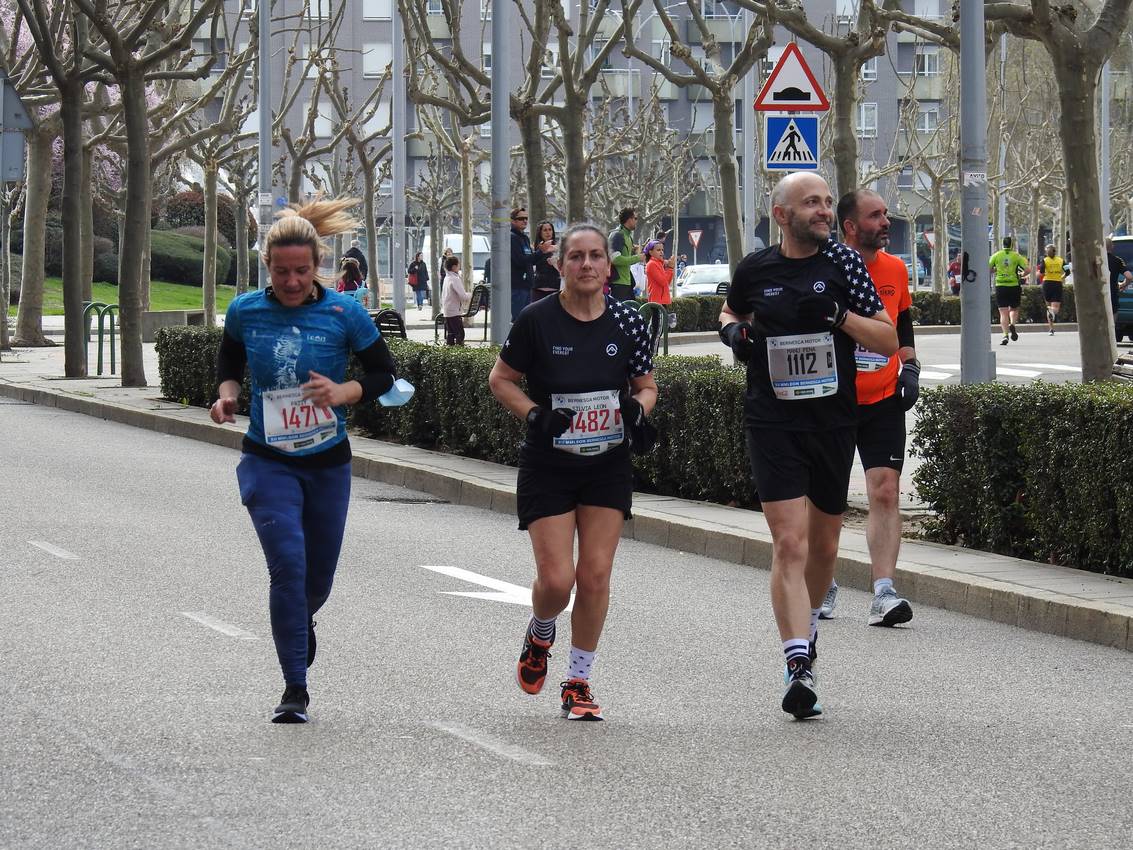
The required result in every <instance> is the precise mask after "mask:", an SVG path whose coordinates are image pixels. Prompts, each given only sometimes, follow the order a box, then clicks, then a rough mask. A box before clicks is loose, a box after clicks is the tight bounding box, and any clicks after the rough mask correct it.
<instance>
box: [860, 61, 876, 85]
mask: <svg viewBox="0 0 1133 850" xmlns="http://www.w3.org/2000/svg"><path fill="white" fill-rule="evenodd" d="M861 73H862V79H863V80H865V81H867V82H868V81H869V80H876V79H877V57H876V56H873V57H871V58H869V59H867V60H865V62H863V63H862V72H861Z"/></svg>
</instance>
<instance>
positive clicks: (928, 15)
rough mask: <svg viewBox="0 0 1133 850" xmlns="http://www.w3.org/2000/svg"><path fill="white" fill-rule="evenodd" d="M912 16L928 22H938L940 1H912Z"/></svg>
mask: <svg viewBox="0 0 1133 850" xmlns="http://www.w3.org/2000/svg"><path fill="white" fill-rule="evenodd" d="M913 14H914V15H916V16H917V17H918V18H925V19H926V20H929V21H939V20H940V19H941V14H940V0H913Z"/></svg>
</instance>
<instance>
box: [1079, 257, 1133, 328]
mask: <svg viewBox="0 0 1133 850" xmlns="http://www.w3.org/2000/svg"><path fill="white" fill-rule="evenodd" d="M1105 256H1106V262H1107V263H1108V264H1109V303H1110V305H1111V306H1112V307H1113V326H1114V332H1115V333H1116V328H1117V308H1118V303H1119V301H1120V300H1121V297H1120V296H1119V295H1118V294H1117V293H1118V292H1120V291H1121V290H1122V289H1125V288H1126V287H1127V286H1129V284H1130V283H1133V272H1131V271H1129V267H1128V266H1126V265H1125V260H1123V259H1121V257H1119V256H1117V254H1115V253H1113V240H1112V239H1111V238H1109V237H1108V236H1107V237H1106V239H1105ZM1067 262H1069V260H1067ZM1117 341H1118V342H1121V334H1119V333H1118V334H1117Z"/></svg>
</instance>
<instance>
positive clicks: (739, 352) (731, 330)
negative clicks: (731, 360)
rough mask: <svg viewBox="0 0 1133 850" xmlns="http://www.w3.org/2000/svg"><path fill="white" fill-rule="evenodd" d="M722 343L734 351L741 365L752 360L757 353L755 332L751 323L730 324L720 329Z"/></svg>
mask: <svg viewBox="0 0 1133 850" xmlns="http://www.w3.org/2000/svg"><path fill="white" fill-rule="evenodd" d="M720 341H721V342H723V343H724V345H726V346H728V347H729V348H731V349H732V353H733V354H735V355H736V359H737V360H739V361H740V362H741V363H747V362H748V361H749V360H751V355H752V354H754V353H755V330H754V329H753V328H752V326H751V322H729V323H728V324H726V325H724V327H722V328H720Z"/></svg>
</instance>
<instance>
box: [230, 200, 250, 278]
mask: <svg viewBox="0 0 1133 850" xmlns="http://www.w3.org/2000/svg"><path fill="white" fill-rule="evenodd" d="M234 189H235V192H236V197H235V198H233V199H232V200H233V208H234V212H235V214H236V244H235V245H233V246H232V247H233V250H235V251H236V294H237V295H243V294H244V293H245V292H247V291H248V208H247V207H246V206H244V201H245V199H246V198H247V196H246V195H245V194H244V192H243V186H241V185H240V184H239V183H237V185H236V186H235V187H234Z"/></svg>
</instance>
